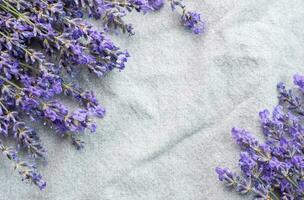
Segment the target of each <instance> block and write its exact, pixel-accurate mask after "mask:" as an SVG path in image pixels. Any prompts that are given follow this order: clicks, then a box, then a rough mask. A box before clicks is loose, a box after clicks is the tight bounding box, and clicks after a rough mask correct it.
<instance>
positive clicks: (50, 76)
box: [0, 0, 201, 189]
mask: <svg viewBox="0 0 304 200" xmlns="http://www.w3.org/2000/svg"><path fill="white" fill-rule="evenodd" d="M163 5H164V1H163V0H115V1H114V0H81V1H80V0H48V1H46V0H0V134H2V136H4V137H10V138H11V139H12V140H14V141H15V144H16V148H11V147H6V146H4V145H3V144H2V141H1V140H0V150H1V151H2V152H3V154H4V155H5V156H6V157H7V158H8V159H10V160H12V161H14V162H15V165H16V169H17V170H18V172H19V174H20V175H21V177H22V180H24V181H28V182H31V183H33V184H35V185H37V186H38V187H39V188H40V189H43V188H44V187H45V186H46V183H45V181H43V179H42V177H41V175H40V174H39V173H38V172H37V170H36V165H35V162H36V159H39V158H42V159H44V158H45V154H46V150H45V148H44V147H43V144H42V141H41V140H40V137H39V132H38V131H36V130H34V129H32V128H31V127H29V126H28V125H27V123H26V119H25V118H26V117H28V118H29V119H30V120H32V121H34V122H35V121H38V122H42V123H43V124H44V125H45V126H48V127H50V128H51V129H54V130H55V131H56V133H57V135H59V136H61V137H62V136H65V137H62V138H69V139H70V140H71V142H72V144H73V145H74V146H75V147H76V148H77V149H82V148H83V147H84V142H83V141H81V140H80V139H78V136H79V135H81V134H83V133H86V132H95V131H96V128H97V126H96V123H95V122H94V117H98V118H103V117H104V116H105V113H106V111H105V109H104V108H103V107H102V106H101V105H100V103H99V102H98V100H97V98H96V97H95V95H94V93H93V92H92V91H86V90H83V89H82V88H81V87H80V86H79V85H76V84H74V82H76V81H75V80H74V78H75V74H77V73H76V72H77V71H80V70H79V69H80V68H85V69H87V70H88V72H90V73H92V74H94V75H96V76H98V77H102V76H103V75H105V74H107V73H109V72H111V71H112V70H115V69H117V70H119V71H121V70H123V69H124V68H125V66H126V62H127V61H128V58H129V56H130V55H129V53H128V52H127V51H126V50H122V49H121V48H119V47H118V46H117V45H116V44H114V43H113V42H112V41H111V39H110V38H109V37H108V33H109V32H112V31H114V32H117V33H118V32H119V31H121V32H123V33H128V34H129V35H133V34H134V30H133V27H132V25H131V24H129V23H126V22H125V21H124V18H125V16H126V15H128V14H129V13H130V12H133V11H136V12H139V13H143V14H145V13H147V12H151V11H155V10H159V9H160V8H161V7H162V6H163ZM85 16H89V17H92V18H95V19H98V20H99V21H100V22H101V24H102V25H103V30H102V31H99V30H97V29H96V28H95V27H94V26H92V25H91V24H89V23H88V22H86V21H85V20H84V19H83V18H84V17H85ZM182 22H183V24H184V25H185V26H186V27H188V28H189V29H191V30H192V31H193V32H194V33H199V32H201V29H200V26H199V23H200V18H199V15H197V14H192V13H190V12H189V13H188V12H184V14H183V15H182ZM34 44H39V45H40V46H37V45H34ZM60 95H66V96H70V97H71V99H72V100H74V101H75V102H77V103H78V104H79V108H78V109H76V110H71V109H68V107H67V106H65V105H64V104H63V103H62V102H61V101H59V100H57V98H55V97H56V96H60ZM15 149H17V150H15ZM18 151H25V152H26V154H27V155H29V156H31V157H32V159H33V160H34V161H33V162H34V164H29V163H27V162H23V161H21V160H20V159H19V158H18V156H17V155H18Z"/></svg>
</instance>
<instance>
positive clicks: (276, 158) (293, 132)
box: [216, 74, 304, 199]
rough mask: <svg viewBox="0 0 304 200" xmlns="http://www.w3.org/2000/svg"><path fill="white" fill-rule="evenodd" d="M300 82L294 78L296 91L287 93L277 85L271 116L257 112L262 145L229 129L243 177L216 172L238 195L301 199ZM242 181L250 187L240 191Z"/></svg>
mask: <svg viewBox="0 0 304 200" xmlns="http://www.w3.org/2000/svg"><path fill="white" fill-rule="evenodd" d="M303 80H304V76H302V75H298V74H297V75H295V76H294V83H295V85H296V86H298V90H286V87H285V85H284V84H283V83H280V84H278V87H277V89H278V93H279V96H278V98H279V105H277V106H276V107H275V108H274V110H273V112H272V114H270V112H269V111H268V110H263V111H261V112H260V118H261V127H262V131H263V133H264V135H265V138H266V141H265V142H264V143H263V144H261V143H259V141H258V140H257V139H255V138H254V137H253V136H252V135H251V134H250V133H249V132H247V131H245V130H243V129H238V128H233V129H232V135H233V138H234V139H235V140H236V142H237V144H238V145H239V146H240V147H241V149H242V150H243V152H241V154H240V160H239V166H240V168H241V172H242V176H238V175H236V174H235V173H232V172H231V171H230V170H229V169H227V168H216V172H217V174H218V176H219V180H220V181H223V182H225V183H226V185H228V186H229V187H234V188H236V191H237V192H239V193H242V194H244V193H249V192H254V193H255V194H256V195H257V197H259V198H262V199H303V198H304V180H303V177H304V151H303V148H304V127H303V113H304V112H303V91H304V90H303V87H304V84H303V83H304V81H303ZM241 179H246V180H250V187H249V186H248V187H245V186H244V185H243V186H241V187H240V186H239V182H240V181H239V180H241ZM247 182H248V181H247ZM245 185H246V184H245ZM240 188H241V189H240ZM261 188H262V191H263V192H262V193H261ZM261 194H263V195H261Z"/></svg>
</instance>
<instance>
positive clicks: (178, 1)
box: [170, 0, 205, 34]
mask: <svg viewBox="0 0 304 200" xmlns="http://www.w3.org/2000/svg"><path fill="white" fill-rule="evenodd" d="M170 3H171V9H172V10H176V8H177V7H179V8H180V9H181V10H182V16H181V22H182V24H183V25H184V26H185V27H186V28H188V29H190V30H191V31H192V32H193V33H194V34H201V33H203V31H204V29H205V23H204V22H203V21H202V20H201V15H200V14H199V13H196V12H191V11H187V9H186V6H185V5H184V4H183V1H182V0H170Z"/></svg>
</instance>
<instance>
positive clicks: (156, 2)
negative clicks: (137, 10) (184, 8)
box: [148, 0, 164, 10]
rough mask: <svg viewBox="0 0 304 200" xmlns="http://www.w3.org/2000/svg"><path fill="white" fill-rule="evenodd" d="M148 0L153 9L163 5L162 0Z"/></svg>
mask: <svg viewBox="0 0 304 200" xmlns="http://www.w3.org/2000/svg"><path fill="white" fill-rule="evenodd" d="M148 2H149V5H150V6H151V7H152V8H153V9H154V10H159V9H161V8H162V7H163V5H164V0H148Z"/></svg>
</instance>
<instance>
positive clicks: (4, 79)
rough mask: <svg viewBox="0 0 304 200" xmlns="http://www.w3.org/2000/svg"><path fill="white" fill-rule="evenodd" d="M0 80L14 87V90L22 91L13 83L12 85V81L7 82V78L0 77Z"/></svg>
mask: <svg viewBox="0 0 304 200" xmlns="http://www.w3.org/2000/svg"><path fill="white" fill-rule="evenodd" d="M0 79H2V80H3V81H5V82H7V83H8V84H10V85H12V86H14V87H15V88H17V89H18V90H22V88H21V87H19V86H18V85H16V84H15V83H13V82H12V81H10V80H8V79H7V78H5V77H3V76H1V75H0Z"/></svg>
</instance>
